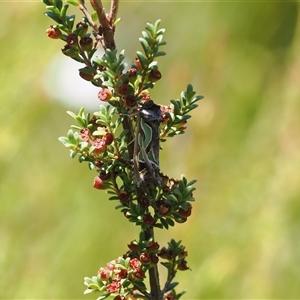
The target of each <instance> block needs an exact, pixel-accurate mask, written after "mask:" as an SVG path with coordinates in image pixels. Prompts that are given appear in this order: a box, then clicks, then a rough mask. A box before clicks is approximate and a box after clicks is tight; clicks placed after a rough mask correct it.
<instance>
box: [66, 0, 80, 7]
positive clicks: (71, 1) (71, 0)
mask: <svg viewBox="0 0 300 300" xmlns="http://www.w3.org/2000/svg"><path fill="white" fill-rule="evenodd" d="M67 3H69V4H71V5H74V6H78V1H77V0H67Z"/></svg>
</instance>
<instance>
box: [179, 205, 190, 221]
mask: <svg viewBox="0 0 300 300" xmlns="http://www.w3.org/2000/svg"><path fill="white" fill-rule="evenodd" d="M178 214H179V215H180V217H181V218H187V217H189V216H190V215H191V214H192V206H189V207H188V208H187V210H184V209H182V208H179V210H178Z"/></svg>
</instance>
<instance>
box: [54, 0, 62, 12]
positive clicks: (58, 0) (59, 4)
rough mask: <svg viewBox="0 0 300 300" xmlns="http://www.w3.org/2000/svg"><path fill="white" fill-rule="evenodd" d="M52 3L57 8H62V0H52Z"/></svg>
mask: <svg viewBox="0 0 300 300" xmlns="http://www.w3.org/2000/svg"><path fill="white" fill-rule="evenodd" d="M53 4H54V5H55V6H56V7H57V8H58V9H59V10H61V9H62V6H63V1H62V0H53Z"/></svg>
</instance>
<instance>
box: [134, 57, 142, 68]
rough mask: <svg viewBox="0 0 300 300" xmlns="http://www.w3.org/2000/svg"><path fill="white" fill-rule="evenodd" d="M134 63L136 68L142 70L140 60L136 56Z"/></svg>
mask: <svg viewBox="0 0 300 300" xmlns="http://www.w3.org/2000/svg"><path fill="white" fill-rule="evenodd" d="M134 65H135V66H136V67H137V69H138V70H139V71H142V70H143V67H142V64H141V62H140V60H139V59H138V58H136V59H135V60H134Z"/></svg>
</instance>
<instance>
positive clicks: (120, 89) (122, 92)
mask: <svg viewBox="0 0 300 300" xmlns="http://www.w3.org/2000/svg"><path fill="white" fill-rule="evenodd" d="M128 92H129V85H128V83H123V84H121V85H119V86H118V87H117V93H118V94H120V95H122V96H126V95H127V94H128Z"/></svg>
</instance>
